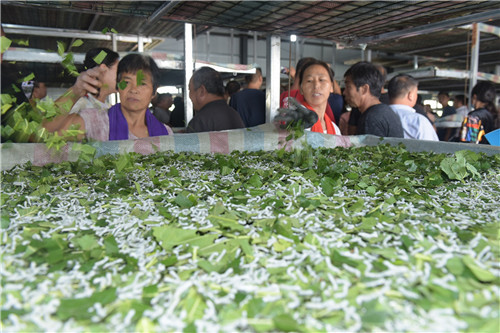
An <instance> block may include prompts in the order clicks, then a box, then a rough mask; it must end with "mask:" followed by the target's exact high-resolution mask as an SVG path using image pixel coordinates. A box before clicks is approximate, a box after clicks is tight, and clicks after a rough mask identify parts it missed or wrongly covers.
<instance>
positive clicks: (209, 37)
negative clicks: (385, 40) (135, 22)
mask: <svg viewBox="0 0 500 333" xmlns="http://www.w3.org/2000/svg"><path fill="white" fill-rule="evenodd" d="M215 31H217V32H221V31H223V29H219V28H218V29H216V30H215ZM224 31H225V32H227V33H228V34H229V30H224ZM239 34H241V32H236V31H235V32H234V37H233V43H232V49H231V38H230V36H221V35H217V34H216V33H215V32H214V33H210V34H207V33H202V34H200V35H196V36H195V38H194V40H193V41H194V45H193V52H194V54H195V58H196V59H198V60H205V61H210V62H218V63H239V59H240V56H239V48H240V38H239ZM296 43H299V50H298V52H297V48H296V44H295V43H293V44H292V66H293V67H295V64H296V63H297V61H298V59H299V57H300V56H302V57H314V58H316V59H320V60H323V61H325V62H327V63H329V64H331V65H332V68H333V70H334V71H335V79H336V80H337V81H339V82H342V80H343V76H344V73H345V71H346V70H347V69H348V68H349V67H350V66H349V65H345V64H344V61H347V60H361V50H358V49H336V48H335V47H334V44H333V43H332V42H331V41H325V40H319V39H301V37H299V38H298V41H297V42H296ZM154 50H155V51H161V52H166V53H169V54H173V55H178V56H183V54H184V47H183V40H182V39H180V40H176V39H173V38H166V39H165V41H164V42H163V43H161V44H160V45H158V46H156V47H155V49H154ZM256 50H257V52H256V53H257V57H256V59H257V61H256V63H255V64H256V65H257V66H258V67H260V68H262V72H263V75H264V77H265V76H266V41H265V39H262V37H261V38H259V39H258V40H257V48H256ZM297 53H298V54H297ZM231 54H232V57H231ZM334 59H335V62H333V60H334ZM253 60H254V38H253V34H252V33H248V63H250V64H252V63H253ZM281 66H282V67H288V66H289V42H288V40H284V39H282V41H281Z"/></svg>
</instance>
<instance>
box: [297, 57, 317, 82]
mask: <svg viewBox="0 0 500 333" xmlns="http://www.w3.org/2000/svg"><path fill="white" fill-rule="evenodd" d="M314 60H316V59H315V58H312V57H305V58H300V59H299V61H297V66H295V79H297V78H299V77H300V73H301V72H302V70H303V69H304V65H305V64H307V63H308V62H309V61H314Z"/></svg>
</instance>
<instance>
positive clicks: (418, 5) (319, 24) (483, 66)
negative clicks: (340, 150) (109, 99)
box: [1, 1, 500, 91]
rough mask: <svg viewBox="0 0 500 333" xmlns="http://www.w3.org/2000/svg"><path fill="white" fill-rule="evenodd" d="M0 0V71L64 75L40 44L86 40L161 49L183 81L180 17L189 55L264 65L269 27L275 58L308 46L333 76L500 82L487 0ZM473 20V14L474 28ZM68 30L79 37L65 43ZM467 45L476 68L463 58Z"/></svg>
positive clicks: (170, 76)
mask: <svg viewBox="0 0 500 333" xmlns="http://www.w3.org/2000/svg"><path fill="white" fill-rule="evenodd" d="M1 6H2V29H3V31H4V33H5V36H6V37H7V38H9V39H11V40H12V45H11V50H9V51H7V52H6V54H5V55H4V57H5V58H6V60H7V61H4V63H3V64H2V67H3V68H2V72H3V75H6V74H8V73H12V72H14V71H16V73H17V74H18V73H19V72H21V73H22V74H24V73H26V74H28V72H30V71H34V72H37V73H40V74H39V75H40V76H42V77H43V78H44V80H45V81H47V82H49V83H51V84H53V85H57V84H62V85H65V86H67V85H68V84H71V82H72V81H73V80H74V78H72V77H70V76H68V75H64V76H61V72H62V67H61V66H60V64H59V63H58V61H57V60H50V61H52V62H48V61H49V60H48V59H49V58H51V57H50V56H49V55H47V52H49V53H50V51H52V53H54V52H55V51H56V50H57V42H62V43H64V45H66V47H67V49H66V51H67V52H73V53H74V54H75V63H76V64H77V65H79V62H80V61H81V60H80V59H82V56H83V54H84V53H85V52H86V51H87V50H89V49H91V48H93V47H108V48H110V49H114V50H116V51H117V52H120V53H127V52H134V51H143V52H151V53H157V54H161V55H158V57H162V58H163V59H167V60H169V61H166V62H164V65H163V67H164V68H163V71H164V74H165V75H164V76H163V77H164V82H163V83H164V84H166V85H183V84H184V82H183V81H184V74H183V73H181V70H182V67H183V59H184V48H183V39H184V34H185V28H184V24H185V23H190V24H192V25H193V29H192V35H193V38H194V39H193V48H194V50H193V53H194V58H195V60H204V61H209V62H215V63H223V64H254V65H256V66H259V67H262V68H263V71H264V74H266V69H267V68H266V62H265V61H266V59H265V58H266V51H265V48H266V43H265V42H266V38H268V36H270V35H275V36H279V37H280V42H281V52H280V59H281V61H280V65H279V66H280V67H288V65H289V63H291V64H292V66H293V63H294V62H295V61H296V60H297V59H298V58H300V57H301V56H315V57H317V58H320V59H322V60H324V61H326V62H328V63H331V64H332V66H333V68H334V69H335V70H336V73H338V75H337V76H336V77H337V79H339V80H340V81H341V78H342V73H343V72H344V71H345V70H346V69H347V68H348V67H349V66H350V65H352V64H353V63H355V62H356V61H359V60H371V61H373V62H377V63H380V64H382V65H384V66H385V67H386V68H387V69H388V72H389V73H391V72H400V71H406V72H408V71H415V70H417V71H418V72H420V74H417V75H416V76H417V77H418V79H419V82H420V89H421V90H423V91H435V90H439V89H443V88H445V89H447V90H450V91H464V86H466V85H467V82H466V81H467V80H468V79H469V78H470V77H471V74H470V73H471V71H474V70H476V71H477V72H478V73H480V74H479V77H480V78H481V79H483V78H484V79H488V80H490V81H493V82H495V83H497V84H498V85H499V87H500V80H499V78H498V75H499V74H500V60H499V59H500V56H499V52H500V51H499V50H500V37H499V29H500V28H499V27H500V3H499V2H497V1H418V2H414V1H411V2H409V1H341V2H338V1H270V2H264V1H139V2H125V1H124V2H115V1H64V2H62V1H2V4H1ZM474 23H480V25H479V28H478V30H479V31H478V32H476V35H473V33H474V32H473V29H472V24H474ZM291 34H295V35H297V36H298V41H297V42H296V43H294V44H295V45H289V37H290V35H291ZM77 39H82V40H83V42H84V43H83V44H82V45H81V46H78V47H72V46H71V45H72V44H73V43H74V41H75V40H77ZM476 39H479V41H478V43H477V47H475V46H474V43H473V42H476ZM13 48H15V50H16V51H17V53H14V49H13ZM475 48H476V49H477V50H475ZM21 51H22V52H21ZM20 52H21V53H20ZM473 52H477V59H478V61H477V65H475V66H476V67H477V68H471V64H472V62H473V61H472V60H473V58H474V53H473ZM9 53H11V54H9ZM311 53H312V54H313V55H311ZM289 55H290V56H289ZM289 58H291V59H289ZM55 59H58V58H57V57H56V58H55ZM16 60H17V61H16ZM22 60H25V61H22ZM14 62H15V63H14ZM472 65H473V66H474V64H472ZM80 68H81V67H80ZM80 68H79V69H80ZM179 69H181V70H179ZM443 69H446V70H447V72H446V73H444V72H442V71H441V70H443ZM18 75H19V74H18ZM477 76H478V75H477V74H476V75H475V77H477ZM499 89H500V88H499ZM465 90H467V88H465Z"/></svg>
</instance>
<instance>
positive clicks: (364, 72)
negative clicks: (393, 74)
mask: <svg viewBox="0 0 500 333" xmlns="http://www.w3.org/2000/svg"><path fill="white" fill-rule="evenodd" d="M344 79H345V89H344V97H345V99H346V103H347V104H349V105H350V106H351V107H353V108H358V109H359V111H360V112H361V117H360V119H359V124H358V128H357V133H356V134H372V135H377V136H382V137H397V138H402V137H403V135H404V133H403V127H402V126H401V120H400V119H399V117H398V116H397V115H396V114H395V113H394V111H392V109H391V108H390V107H389V106H388V105H386V104H382V103H381V102H380V99H379V98H380V94H381V91H382V87H383V85H384V77H383V75H382V73H380V71H379V70H378V69H377V67H376V66H375V65H373V64H371V63H368V62H365V61H361V62H358V63H356V64H354V65H353V66H351V68H349V69H348V70H347V72H346V73H345V74H344Z"/></svg>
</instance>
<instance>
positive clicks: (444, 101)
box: [438, 91, 457, 117]
mask: <svg viewBox="0 0 500 333" xmlns="http://www.w3.org/2000/svg"><path fill="white" fill-rule="evenodd" d="M438 101H439V103H441V105H442V106H443V114H442V115H441V117H446V116H449V115H452V114H455V113H457V110H455V108H454V107H453V106H451V105H449V104H448V103H449V102H450V95H448V93H447V92H446V91H440V92H439V93H438Z"/></svg>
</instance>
